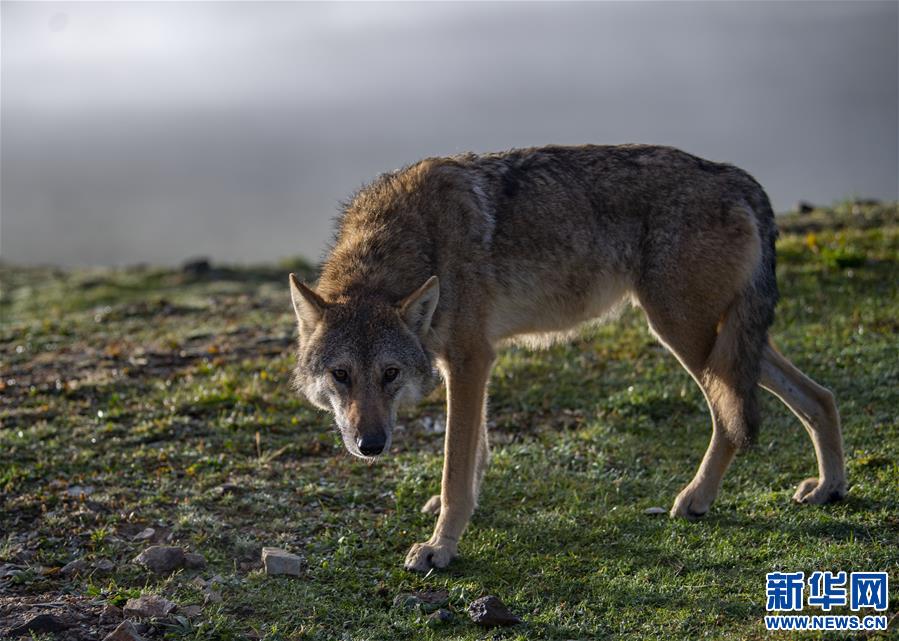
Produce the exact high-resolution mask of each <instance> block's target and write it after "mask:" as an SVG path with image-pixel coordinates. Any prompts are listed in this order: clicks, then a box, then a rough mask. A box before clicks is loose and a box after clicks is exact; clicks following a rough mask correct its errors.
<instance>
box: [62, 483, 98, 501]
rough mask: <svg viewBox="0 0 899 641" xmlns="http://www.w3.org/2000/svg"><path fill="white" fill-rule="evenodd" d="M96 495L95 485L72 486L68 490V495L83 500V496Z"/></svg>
mask: <svg viewBox="0 0 899 641" xmlns="http://www.w3.org/2000/svg"><path fill="white" fill-rule="evenodd" d="M93 493H94V486H93V485H70V486H69V487H68V489H66V494H68V495H69V496H70V497H72V498H75V499H77V498H81V497H82V496H90V495H91V494H93Z"/></svg>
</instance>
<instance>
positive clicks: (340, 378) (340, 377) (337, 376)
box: [331, 369, 350, 385]
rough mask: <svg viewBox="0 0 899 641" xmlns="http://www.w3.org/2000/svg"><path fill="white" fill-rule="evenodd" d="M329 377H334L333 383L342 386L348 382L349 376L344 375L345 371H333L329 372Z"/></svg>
mask: <svg viewBox="0 0 899 641" xmlns="http://www.w3.org/2000/svg"><path fill="white" fill-rule="evenodd" d="M331 376H333V377H334V380H335V381H337V382H338V383H343V384H344V385H346V384H347V383H349V382H350V375H349V374H347V373H346V370H345V369H335V370H333V371H332V372H331Z"/></svg>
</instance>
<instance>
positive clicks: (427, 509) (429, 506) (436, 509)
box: [421, 494, 440, 516]
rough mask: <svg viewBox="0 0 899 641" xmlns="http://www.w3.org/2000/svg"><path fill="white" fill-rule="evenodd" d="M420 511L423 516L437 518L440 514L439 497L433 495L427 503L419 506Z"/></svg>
mask: <svg viewBox="0 0 899 641" xmlns="http://www.w3.org/2000/svg"><path fill="white" fill-rule="evenodd" d="M421 511H422V512H424V513H425V514H431V515H433V516H438V515H439V514H440V495H439V494H435V495H434V496H432V497H431V498H429V499H428V500H427V502H426V503H425V504H424V505H422V506H421Z"/></svg>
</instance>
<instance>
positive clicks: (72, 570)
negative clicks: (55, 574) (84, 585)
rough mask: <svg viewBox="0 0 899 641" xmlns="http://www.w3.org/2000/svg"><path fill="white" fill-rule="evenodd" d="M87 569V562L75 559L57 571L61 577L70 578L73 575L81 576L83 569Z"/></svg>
mask: <svg viewBox="0 0 899 641" xmlns="http://www.w3.org/2000/svg"><path fill="white" fill-rule="evenodd" d="M86 567H87V561H85V560H84V559H75V560H74V561H69V562H68V563H66V564H65V565H64V566H62V568H61V569H60V570H59V573H60V574H62V575H63V576H71V575H73V574H81V573H82V572H84V569H85V568H86Z"/></svg>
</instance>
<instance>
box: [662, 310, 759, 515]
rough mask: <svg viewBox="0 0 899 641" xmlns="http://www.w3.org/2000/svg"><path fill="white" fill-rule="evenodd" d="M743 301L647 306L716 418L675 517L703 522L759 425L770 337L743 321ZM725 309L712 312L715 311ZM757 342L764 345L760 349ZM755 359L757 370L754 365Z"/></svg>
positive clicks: (665, 341) (675, 508) (675, 507)
mask: <svg viewBox="0 0 899 641" xmlns="http://www.w3.org/2000/svg"><path fill="white" fill-rule="evenodd" d="M742 304H743V300H742V298H739V297H738V299H737V300H735V301H733V302H732V303H731V305H730V306H724V305H721V304H720V302H719V303H718V304H717V305H699V304H694V305H687V306H682V307H680V308H678V307H676V306H675V305H669V306H667V307H662V306H646V305H644V309H645V310H646V312H647V317H648V319H649V323H650V328H651V329H652V330H653V332H654V333H655V334H656V336H658V338H659V339H660V340H661V341H662V343H663V344H664V345H665V346H666V347H667V348H668V349H669V350H671V352H672V353H674V355H675V356H676V357H677V359H678V360H679V361H680V362H681V364H682V365H683V366H684V368H686V370H687V371H688V372H690V375H691V376H692V377H693V379H694V380H695V381H696V382H697V384H698V385H699V387H700V389H701V390H702V393H703V395H704V396H705V400H706V403H707V404H708V407H709V413H710V414H711V418H712V438H711V440H710V441H709V446H708V448H707V449H706V452H705V455H704V456H703V458H702V462H701V463H700V465H699V469H698V470H697V471H696V475H695V476H694V477H693V480H692V481H690V483H688V484H687V486H686V487H684V489H683V490H681V492H680V493H679V494H678V496H677V498H676V499H675V500H674V504H673V506H672V508H671V516H672V517H684V518H690V519H693V518H698V517H700V516H703V515H704V514H705V513H706V512H707V511H708V510H709V507H710V506H711V504H712V502H713V501H714V500H715V497H716V496H717V495H718V491H719V489H720V488H721V481H722V479H723V478H724V474H725V472H726V471H727V469H728V467H729V466H730V464H731V461H733V458H734V456H735V455H736V453H737V450H738V447H739V446H740V445H742V444H743V443H744V442H745V441H746V440H748V438H749V435H750V434H751V433H752V432H753V430H754V429H755V427H756V424H757V422H758V412H757V409H756V398H755V387H756V384H757V382H758V359H759V357H760V354H759V352H760V345H761V344H762V343H763V342H764V334H762V335H759V336H755V335H753V333H752V331H751V330H749V328H747V327H746V324H745V323H744V322H743V319H742V318H741V314H740V313H739V312H740V309H739V307H740V306H741V305H742ZM716 307H717V308H718V309H722V308H723V309H724V310H725V311H724V312H723V314H720V315H719V314H717V313H716V314H714V315H712V314H710V313H709V308H711V309H712V310H714V309H715V308H716ZM752 344H758V345H759V347H758V348H757V349H756V350H753V349H751V348H750V347H751V345H752ZM753 359H754V360H755V366H753V364H752V361H753Z"/></svg>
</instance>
